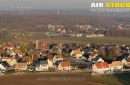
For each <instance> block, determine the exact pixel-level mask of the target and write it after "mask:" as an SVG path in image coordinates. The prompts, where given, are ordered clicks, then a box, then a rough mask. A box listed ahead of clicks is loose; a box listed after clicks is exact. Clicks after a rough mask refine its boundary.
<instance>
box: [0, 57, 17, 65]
mask: <svg viewBox="0 0 130 85" xmlns="http://www.w3.org/2000/svg"><path fill="white" fill-rule="evenodd" d="M3 61H6V62H7V63H8V64H9V65H10V66H14V65H15V64H16V63H17V60H16V59H15V58H11V57H3V58H2V62H3Z"/></svg>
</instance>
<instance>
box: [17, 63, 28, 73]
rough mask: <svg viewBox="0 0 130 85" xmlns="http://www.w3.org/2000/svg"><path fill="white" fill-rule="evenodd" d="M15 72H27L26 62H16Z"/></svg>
mask: <svg viewBox="0 0 130 85" xmlns="http://www.w3.org/2000/svg"><path fill="white" fill-rule="evenodd" d="M15 70H22V71H23V70H27V63H26V62H17V63H16V64H15Z"/></svg>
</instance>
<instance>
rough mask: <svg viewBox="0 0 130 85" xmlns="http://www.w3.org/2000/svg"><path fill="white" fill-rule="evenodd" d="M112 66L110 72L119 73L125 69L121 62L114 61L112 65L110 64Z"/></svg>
mask: <svg viewBox="0 0 130 85" xmlns="http://www.w3.org/2000/svg"><path fill="white" fill-rule="evenodd" d="M109 66H110V71H112V72H113V71H118V70H121V69H123V64H122V63H121V61H113V62H112V63H111V64H109Z"/></svg>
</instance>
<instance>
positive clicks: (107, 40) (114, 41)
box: [58, 37, 130, 44]
mask: <svg viewBox="0 0 130 85" xmlns="http://www.w3.org/2000/svg"><path fill="white" fill-rule="evenodd" d="M58 40H64V41H65V42H67V41H80V42H90V43H107V44H110V43H111V44H130V38H124V37H72V38H60V39H58Z"/></svg>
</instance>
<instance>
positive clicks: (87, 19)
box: [0, 14, 130, 37]
mask: <svg viewBox="0 0 130 85" xmlns="http://www.w3.org/2000/svg"><path fill="white" fill-rule="evenodd" d="M48 24H53V25H65V26H66V27H65V29H72V28H73V29H77V28H74V27H73V26H74V25H91V26H92V27H93V28H99V29H100V28H101V29H103V30H104V33H105V35H106V36H116V37H118V36H119V37H130V33H129V32H130V30H129V28H130V17H109V16H87V15H58V14H44V15H3V14H1V15H0V28H1V29H3V28H6V29H8V30H12V29H22V30H24V31H44V30H45V29H47V25H48ZM38 25H44V27H42V28H37V26H38ZM119 26H120V28H123V29H118V28H119ZM79 31H80V30H79Z"/></svg>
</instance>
